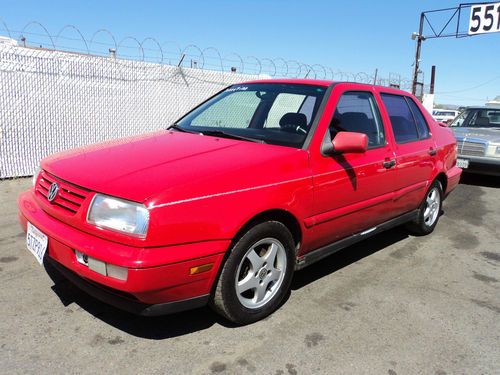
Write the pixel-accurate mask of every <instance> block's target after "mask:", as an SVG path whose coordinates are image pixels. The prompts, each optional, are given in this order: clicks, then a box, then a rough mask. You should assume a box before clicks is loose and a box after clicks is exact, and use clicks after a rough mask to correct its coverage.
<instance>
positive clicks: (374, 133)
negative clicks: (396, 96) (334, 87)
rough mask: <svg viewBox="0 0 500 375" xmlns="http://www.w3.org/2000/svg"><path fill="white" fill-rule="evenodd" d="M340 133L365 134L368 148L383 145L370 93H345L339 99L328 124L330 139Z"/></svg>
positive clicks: (377, 112)
mask: <svg viewBox="0 0 500 375" xmlns="http://www.w3.org/2000/svg"><path fill="white" fill-rule="evenodd" d="M340 131H348V132H357V133H365V134H366V135H367V136H368V146H369V147H376V146H380V145H382V144H385V134H384V127H383V125H382V121H381V120H380V114H379V111H378V107H377V104H376V102H375V99H374V98H373V95H372V94H371V93H369V92H347V93H345V94H343V95H342V96H341V97H340V99H339V102H338V104H337V108H336V109H335V115H334V116H333V119H332V122H331V123H330V136H331V138H332V139H333V138H334V137H335V135H336V134H337V133H338V132H340Z"/></svg>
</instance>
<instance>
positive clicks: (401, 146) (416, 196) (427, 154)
mask: <svg viewBox="0 0 500 375" xmlns="http://www.w3.org/2000/svg"><path fill="white" fill-rule="evenodd" d="M380 96H381V98H382V101H383V103H384V107H385V110H383V111H382V112H383V115H384V117H385V116H387V117H386V118H388V121H389V123H390V124H391V129H392V133H393V137H394V141H395V152H396V184H395V188H396V189H395V195H394V197H395V202H394V203H395V209H396V210H397V213H398V214H402V213H405V212H408V211H411V210H413V209H415V208H417V207H418V206H419V204H420V202H421V201H422V199H423V197H424V194H425V191H426V190H427V187H428V184H429V182H430V181H429V180H430V178H431V176H432V173H433V170H434V168H435V163H436V155H437V150H436V145H435V142H434V140H433V138H432V134H431V133H430V130H429V126H428V124H427V122H426V120H425V117H424V116H423V114H422V112H421V109H420V108H419V106H418V105H417V104H416V103H415V101H414V99H413V98H411V97H409V96H405V95H396V94H393V93H384V92H382V93H381V94H380Z"/></svg>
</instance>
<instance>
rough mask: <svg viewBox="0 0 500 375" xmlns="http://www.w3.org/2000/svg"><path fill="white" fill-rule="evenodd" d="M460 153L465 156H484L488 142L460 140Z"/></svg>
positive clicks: (458, 143)
mask: <svg viewBox="0 0 500 375" xmlns="http://www.w3.org/2000/svg"><path fill="white" fill-rule="evenodd" d="M457 145H458V153H459V155H465V156H484V154H485V152H486V144H484V143H480V142H471V141H458V142H457Z"/></svg>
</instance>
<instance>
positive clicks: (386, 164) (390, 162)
mask: <svg viewBox="0 0 500 375" xmlns="http://www.w3.org/2000/svg"><path fill="white" fill-rule="evenodd" d="M383 165H384V168H386V169H389V168H392V167H394V166H395V165H396V159H391V160H387V161H384V164H383Z"/></svg>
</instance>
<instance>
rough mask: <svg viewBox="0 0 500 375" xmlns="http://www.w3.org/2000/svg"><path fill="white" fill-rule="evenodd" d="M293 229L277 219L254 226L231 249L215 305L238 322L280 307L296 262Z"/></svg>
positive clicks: (225, 315)
mask: <svg viewBox="0 0 500 375" xmlns="http://www.w3.org/2000/svg"><path fill="white" fill-rule="evenodd" d="M294 249H295V244H294V240H293V237H292V235H291V233H290V231H289V230H288V229H287V227H286V226H285V225H283V224H282V223H280V222H277V221H267V222H263V223H260V224H257V225H255V226H254V227H252V228H251V229H250V230H249V231H248V232H247V233H245V234H244V235H243V236H241V237H240V238H239V239H238V240H237V241H236V243H235V244H234V245H233V247H232V248H231V249H230V253H229V256H228V258H227V260H226V262H225V263H224V265H223V267H222V270H221V272H220V275H219V279H218V281H217V286H216V288H215V291H214V293H213V297H212V300H211V306H212V308H213V309H214V310H215V311H216V312H217V313H219V314H220V315H222V316H224V317H225V318H226V319H228V320H230V321H232V322H234V323H237V324H241V325H243V324H250V323H253V322H256V321H258V320H260V319H263V318H264V317H266V316H268V315H269V314H271V313H273V312H274V311H275V310H277V309H278V308H279V307H280V305H281V303H282V302H283V300H284V298H285V297H286V295H287V293H288V291H289V289H290V284H291V281H292V276H293V271H294V266H295V250H294Z"/></svg>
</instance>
